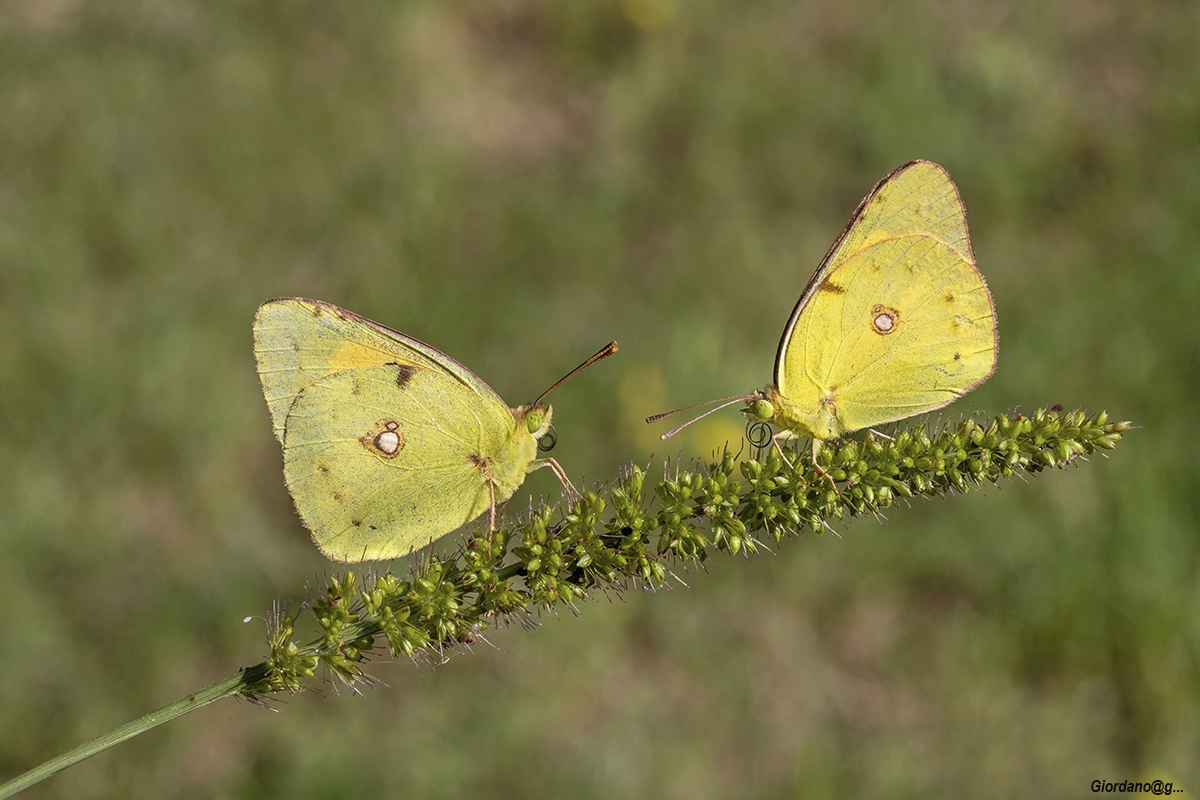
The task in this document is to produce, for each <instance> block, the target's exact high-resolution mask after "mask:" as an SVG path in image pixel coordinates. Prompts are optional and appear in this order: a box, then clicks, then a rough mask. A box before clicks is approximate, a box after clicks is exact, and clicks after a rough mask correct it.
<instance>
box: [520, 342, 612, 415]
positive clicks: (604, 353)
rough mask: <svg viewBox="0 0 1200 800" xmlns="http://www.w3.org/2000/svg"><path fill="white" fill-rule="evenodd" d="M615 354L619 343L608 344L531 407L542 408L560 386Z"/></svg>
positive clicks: (545, 392)
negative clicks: (544, 402)
mask: <svg viewBox="0 0 1200 800" xmlns="http://www.w3.org/2000/svg"><path fill="white" fill-rule="evenodd" d="M615 352H617V343H616V342H609V343H608V344H606V345H604V347H601V348H600V349H599V350H598V351H596V354H595V355H593V356H592V357H591V358H589V359H588V360H587V361H584V362H583V363H582V364H580V365H579V366H578V367H576V368H575V369H573V370H571V371H570V372H568V373H567V374H566V375H564V376H562V377H561V378H559V379H558V380H557V381H555V382H554V385H553V386H551V387H550V388H549V389H547V390H546V391H544V392H542V394H541V396H540V397H538V399H537V400H534V401H533V403H532V404H531V405H530V406H529V407H530V408H537V407H538V406H540V405H541V404H542V401H543V400H545V399H546V395H548V394H550V393H551V392H553V391H554V390H555V389H557V388H558V387H559V386H561V385H562V384H564V383H566V382H567V381H569V380H571V378H574V377H575V376H576V375H578V374H579V373H581V372H583V371H584V370H585V369H587V368H588V367H590V366H591V365H592V364H595V363H596V362H597V361H603V360H604V359H606V358H608V357H609V356H611V355H612V354H613V353H615Z"/></svg>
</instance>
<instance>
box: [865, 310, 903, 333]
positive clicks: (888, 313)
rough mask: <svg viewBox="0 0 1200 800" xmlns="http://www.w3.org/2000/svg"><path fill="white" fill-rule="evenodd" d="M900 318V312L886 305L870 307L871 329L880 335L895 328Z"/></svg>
mask: <svg viewBox="0 0 1200 800" xmlns="http://www.w3.org/2000/svg"><path fill="white" fill-rule="evenodd" d="M899 320H900V312H899V311H897V310H896V309H894V308H888V307H887V306H881V305H880V306H875V307H874V308H872V309H871V330H873V331H875V332H876V333H878V334H879V335H880V336H886V335H887V334H889V333H891V332H892V331H894V330H896V324H897V323H898V322H899Z"/></svg>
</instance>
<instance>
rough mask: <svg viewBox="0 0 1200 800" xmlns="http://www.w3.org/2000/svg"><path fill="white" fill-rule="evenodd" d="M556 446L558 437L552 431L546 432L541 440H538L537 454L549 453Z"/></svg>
mask: <svg viewBox="0 0 1200 800" xmlns="http://www.w3.org/2000/svg"><path fill="white" fill-rule="evenodd" d="M556 444H558V436H556V435H555V433H554V431H553V430H548V431H546V433H545V434H544V435H543V436H542V438H540V439H538V452H541V453H549V452H550V451H551V450H553V449H554V445H556Z"/></svg>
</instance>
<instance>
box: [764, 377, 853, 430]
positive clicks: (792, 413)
mask: <svg viewBox="0 0 1200 800" xmlns="http://www.w3.org/2000/svg"><path fill="white" fill-rule="evenodd" d="M747 405H748V406H749V408H748V412H749V413H750V415H751V416H753V417H756V418H758V419H761V420H762V421H764V422H769V423H771V424H772V425H775V426H776V427H779V428H782V429H784V430H786V431H790V432H791V433H793V434H796V435H798V436H803V437H805V438H808V439H822V440H828V439H836V438H838V437H839V436H841V435H842V434H844V433H846V427H845V426H844V425H843V424H842V422H841V420H839V419H838V417H837V395H836V394H835V393H834V392H833V391H832V390H830V391H826V392H823V393H822V394H821V396H820V397H818V398H815V402H813V403H811V404H809V405H803V404H800V403H797V402H795V401H794V400H792V399H791V398H789V397H787V396H785V395H783V394H780V392H779V390H778V389H776V388H775V387H774V386H768V387H767V388H766V390H765V391H761V392H755V393H754V394H753V395H751V396H750V397H749V398H748V400H747ZM813 409H815V411H814V410H813Z"/></svg>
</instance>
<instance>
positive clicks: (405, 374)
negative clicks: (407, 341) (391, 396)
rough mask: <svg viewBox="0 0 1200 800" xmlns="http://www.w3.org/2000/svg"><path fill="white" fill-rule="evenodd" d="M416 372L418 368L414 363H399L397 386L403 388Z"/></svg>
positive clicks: (397, 367)
mask: <svg viewBox="0 0 1200 800" xmlns="http://www.w3.org/2000/svg"><path fill="white" fill-rule="evenodd" d="M415 374H417V368H416V367H414V366H413V365H412V364H397V365H396V388H398V389H403V388H404V387H405V386H407V385H408V382H409V381H411V380H412V379H413V375H415Z"/></svg>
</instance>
